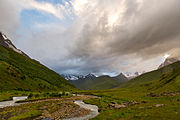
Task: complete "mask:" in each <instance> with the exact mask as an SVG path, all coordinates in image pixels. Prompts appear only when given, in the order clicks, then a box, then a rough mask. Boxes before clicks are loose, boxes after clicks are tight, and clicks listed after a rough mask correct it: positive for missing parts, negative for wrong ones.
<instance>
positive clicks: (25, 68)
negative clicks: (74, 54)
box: [0, 33, 77, 91]
mask: <svg viewBox="0 0 180 120" xmlns="http://www.w3.org/2000/svg"><path fill="white" fill-rule="evenodd" d="M11 46H13V48H14V49H16V50H17V48H16V47H15V46H14V45H13V44H12V42H11V41H10V40H9V39H8V38H7V37H6V36H5V35H3V34H2V33H1V34H0V75H1V76H0V82H1V84H0V91H11V90H18V91H57V90H66V91H69V90H77V89H76V88H75V87H74V86H73V85H72V84H71V83H70V82H68V81H67V80H65V79H64V78H63V77H61V76H60V75H59V74H57V73H56V72H54V71H53V70H51V69H49V68H47V67H46V66H44V65H42V64H40V63H39V62H38V61H36V60H33V59H30V58H29V57H27V56H26V55H24V54H21V52H17V51H16V50H14V49H13V48H12V47H11ZM19 51H20V50H19Z"/></svg>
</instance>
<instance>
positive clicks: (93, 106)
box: [63, 101, 99, 120]
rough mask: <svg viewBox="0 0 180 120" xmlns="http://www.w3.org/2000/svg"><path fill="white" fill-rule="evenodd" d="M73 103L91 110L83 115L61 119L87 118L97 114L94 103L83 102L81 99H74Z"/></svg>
mask: <svg viewBox="0 0 180 120" xmlns="http://www.w3.org/2000/svg"><path fill="white" fill-rule="evenodd" d="M74 103H75V104H77V105H79V106H80V107H81V108H85V109H89V110H90V111H91V112H90V114H89V115H86V116H83V117H74V118H68V119H63V120H88V119H91V118H94V117H96V116H97V115H98V114H99V112H98V107H97V106H96V105H90V104H85V103H84V102H83V101H75V102H74Z"/></svg>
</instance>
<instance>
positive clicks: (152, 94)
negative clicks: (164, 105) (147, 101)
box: [147, 93, 159, 97]
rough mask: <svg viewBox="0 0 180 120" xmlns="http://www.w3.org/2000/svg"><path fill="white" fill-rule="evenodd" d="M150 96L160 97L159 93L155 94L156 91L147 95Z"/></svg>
mask: <svg viewBox="0 0 180 120" xmlns="http://www.w3.org/2000/svg"><path fill="white" fill-rule="evenodd" d="M147 96H148V97H159V95H157V94H155V93H149V94H148V95H147Z"/></svg>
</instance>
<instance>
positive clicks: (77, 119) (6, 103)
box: [0, 96, 99, 120]
mask: <svg viewBox="0 0 180 120" xmlns="http://www.w3.org/2000/svg"><path fill="white" fill-rule="evenodd" d="M27 98H28V97H27V96H22V97H13V100H11V101H4V102H0V108H4V107H8V106H15V105H21V104H25V103H16V101H20V100H26V99H27ZM74 103H75V104H77V105H79V106H80V107H81V108H85V109H89V110H90V114H88V115H86V116H83V117H74V118H67V119H63V120H88V119H91V118H94V117H95V116H97V115H98V114H99V112H98V107H97V106H96V105H90V104H85V103H84V102H83V101H80V100H78V101H75V102H74ZM44 120H45V119H44ZM48 120H50V119H48Z"/></svg>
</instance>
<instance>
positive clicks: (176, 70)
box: [82, 62, 180, 120]
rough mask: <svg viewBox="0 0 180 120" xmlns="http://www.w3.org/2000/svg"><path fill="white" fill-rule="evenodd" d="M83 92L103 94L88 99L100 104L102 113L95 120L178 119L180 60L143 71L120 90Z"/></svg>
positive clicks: (92, 102)
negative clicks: (150, 70) (153, 69)
mask: <svg viewBox="0 0 180 120" xmlns="http://www.w3.org/2000/svg"><path fill="white" fill-rule="evenodd" d="M82 93H84V94H93V95H97V96H100V97H101V98H100V99H91V100H87V101H85V102H86V103H90V104H95V105H97V106H98V107H99V111H100V114H99V115H98V116H97V117H96V118H94V119H93V120H110V119H112V120H119V119H122V120H160V119H163V120H179V118H180V107H179V106H180V62H176V63H174V64H171V65H168V66H166V67H164V68H162V69H159V70H156V71H152V72H149V73H146V74H143V75H141V76H139V77H137V78H134V79H133V80H130V81H128V82H126V83H124V84H122V85H120V86H119V87H118V88H117V89H111V90H104V91H86V92H82ZM113 105H114V106H113ZM119 105H123V107H121V108H118V107H119ZM115 106H116V107H115Z"/></svg>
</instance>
